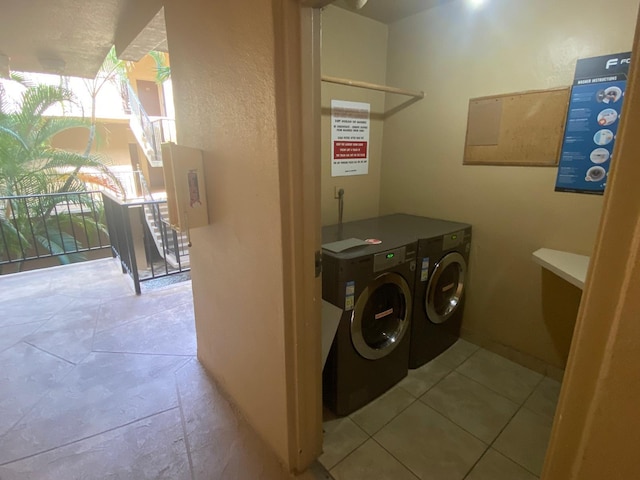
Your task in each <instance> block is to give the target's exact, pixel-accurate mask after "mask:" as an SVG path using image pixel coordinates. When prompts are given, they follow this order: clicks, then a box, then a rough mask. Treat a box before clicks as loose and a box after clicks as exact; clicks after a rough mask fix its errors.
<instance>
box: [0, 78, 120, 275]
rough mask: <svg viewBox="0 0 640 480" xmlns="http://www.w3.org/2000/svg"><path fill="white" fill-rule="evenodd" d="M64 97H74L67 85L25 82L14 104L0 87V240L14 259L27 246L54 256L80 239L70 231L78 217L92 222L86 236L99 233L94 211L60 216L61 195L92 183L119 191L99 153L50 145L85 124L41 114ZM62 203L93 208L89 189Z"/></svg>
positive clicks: (66, 100) (66, 260)
mask: <svg viewBox="0 0 640 480" xmlns="http://www.w3.org/2000/svg"><path fill="white" fill-rule="evenodd" d="M65 102H71V103H73V102H75V97H74V95H73V93H72V92H70V91H69V90H66V89H64V88H61V87H59V86H51V85H35V86H26V87H25V88H24V91H23V93H22V96H21V98H20V101H19V102H18V105H17V108H12V106H11V105H10V102H9V100H8V98H7V96H6V94H5V92H4V91H3V90H2V89H0V197H4V198H3V201H2V203H1V204H0V242H4V244H5V247H7V248H6V250H8V252H9V253H8V254H9V255H14V256H15V257H17V258H21V257H20V255H22V256H25V252H28V251H33V250H35V252H36V254H37V253H38V251H39V249H44V250H46V251H47V252H49V253H50V254H53V255H58V254H61V253H64V252H66V251H68V250H69V248H68V246H69V244H70V242H71V241H73V242H74V243H77V241H78V239H77V238H74V235H72V233H70V231H71V232H73V226H72V224H73V223H74V222H79V221H82V222H83V227H85V226H86V225H87V222H88V223H89V225H90V226H92V227H93V228H92V229H90V231H91V232H93V233H91V234H90V235H94V234H95V235H100V231H101V230H104V227H102V225H101V222H100V221H99V216H98V215H97V214H96V215H92V216H90V217H89V218H87V217H86V215H84V214H83V215H77V214H72V212H71V209H69V208H67V212H68V214H67V215H58V211H57V206H58V205H59V203H60V199H61V196H60V194H64V193H68V192H87V191H88V187H89V186H92V185H93V186H95V185H102V186H105V187H107V188H110V189H112V190H114V191H118V190H120V183H119V181H118V180H117V178H116V177H115V176H114V175H113V174H112V173H111V172H110V170H109V169H108V167H107V165H106V164H105V162H104V160H103V159H102V158H101V157H99V156H97V155H91V154H79V153H74V152H69V151H65V150H61V149H58V148H55V147H53V146H52V144H51V141H52V139H53V138H54V137H55V136H56V135H57V134H59V133H61V132H63V131H66V130H69V129H72V128H78V127H82V128H89V124H88V123H87V122H86V121H85V120H83V119H78V118H68V117H50V116H46V115H45V114H46V112H47V110H49V109H50V108H51V107H53V106H55V105H57V104H60V103H65ZM43 194H44V195H45V196H42V195H43ZM48 194H58V195H48ZM16 196H18V197H19V199H20V200H19V201H17V199H16V198H15V197H16ZM9 197H14V198H13V200H12V199H11V198H9ZM67 198H68V197H67ZM65 202H72V203H74V204H77V205H80V206H81V207H80V208H81V209H82V208H83V207H82V205H84V208H85V209H86V210H87V211H91V212H93V213H96V212H94V208H95V205H94V202H93V201H92V199H91V197H90V196H89V195H87V194H85V195H81V194H78V195H74V196H73V200H65ZM68 205H69V203H67V207H68ZM83 211H84V210H83ZM52 223H55V225H52ZM50 227H54V228H50ZM83 230H85V231H86V228H84V229H83ZM52 232H53V233H52ZM82 240H84V241H90V239H89V238H83V239H82ZM15 257H14V258H15ZM60 259H61V261H62V262H63V263H66V262H68V261H70V258H69V257H67V256H64V255H63V256H62V257H60ZM0 260H2V259H0Z"/></svg>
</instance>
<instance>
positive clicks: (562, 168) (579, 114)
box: [555, 52, 631, 195]
mask: <svg viewBox="0 0 640 480" xmlns="http://www.w3.org/2000/svg"><path fill="white" fill-rule="evenodd" d="M630 62H631V52H627V53H619V54H616V55H604V56H601V57H593V58H584V59H580V60H578V63H577V65H576V74H575V78H574V82H573V88H572V89H571V100H570V102H569V113H568V115H567V122H566V125H565V133H564V140H563V142H562V151H561V154H560V163H559V165H558V177H557V179H556V189H555V190H556V192H576V193H590V194H595V195H602V194H603V193H604V189H605V187H606V185H607V176H608V175H609V166H610V165H611V162H612V161H613V146H614V144H615V140H616V135H617V133H618V126H619V125H620V115H621V114H622V103H623V100H624V92H625V88H626V86H627V76H628V75H629V64H630Z"/></svg>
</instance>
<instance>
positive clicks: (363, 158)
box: [331, 100, 371, 177]
mask: <svg viewBox="0 0 640 480" xmlns="http://www.w3.org/2000/svg"><path fill="white" fill-rule="evenodd" d="M370 109H371V105H370V104H368V103H358V102H345V101H342V100H331V176H332V177H344V176H348V175H366V174H367V173H369V111H370Z"/></svg>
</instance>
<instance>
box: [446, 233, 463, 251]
mask: <svg viewBox="0 0 640 480" xmlns="http://www.w3.org/2000/svg"><path fill="white" fill-rule="evenodd" d="M464 233H465V232H464V230H460V231H459V232H453V233H448V234H447V235H445V236H444V237H442V249H443V250H450V249H452V248H456V247H457V246H459V245H462V244H463V243H464V241H465V237H464Z"/></svg>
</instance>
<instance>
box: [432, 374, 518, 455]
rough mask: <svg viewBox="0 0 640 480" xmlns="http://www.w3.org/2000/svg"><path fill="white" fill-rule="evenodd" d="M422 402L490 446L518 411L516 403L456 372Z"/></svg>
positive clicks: (433, 389)
mask: <svg viewBox="0 0 640 480" xmlns="http://www.w3.org/2000/svg"><path fill="white" fill-rule="evenodd" d="M420 400H421V401H422V402H424V403H426V404H427V405H429V406H430V407H431V408H433V409H434V410H436V411H438V412H440V413H441V414H442V415H444V416H445V417H447V418H448V419H449V420H451V421H453V422H454V423H456V424H457V425H459V426H461V427H462V428H464V429H465V430H466V431H468V432H470V433H472V434H473V435H475V436H476V437H478V438H479V439H480V440H482V441H483V442H485V443H487V444H488V443H491V442H492V441H493V440H494V439H495V438H496V437H497V436H498V434H499V433H500V432H501V431H502V429H503V428H504V426H505V425H506V424H507V422H508V421H509V420H510V419H511V417H513V415H514V414H515V413H516V411H517V410H518V404H516V403H515V402H512V401H511V400H509V399H507V398H505V397H503V396H501V395H498V394H497V393H495V392H494V391H492V390H489V389H488V388H487V387H485V386H483V385H481V384H479V383H477V382H475V381H473V380H470V379H468V378H467V377H465V376H463V375H460V374H458V373H456V372H452V373H451V374H450V375H449V376H447V377H446V378H445V379H444V380H442V381H441V382H440V383H438V384H437V385H436V386H435V387H433V388H432V389H431V390H429V391H428V392H427V393H425V394H424V395H423V396H422V397H420Z"/></svg>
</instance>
